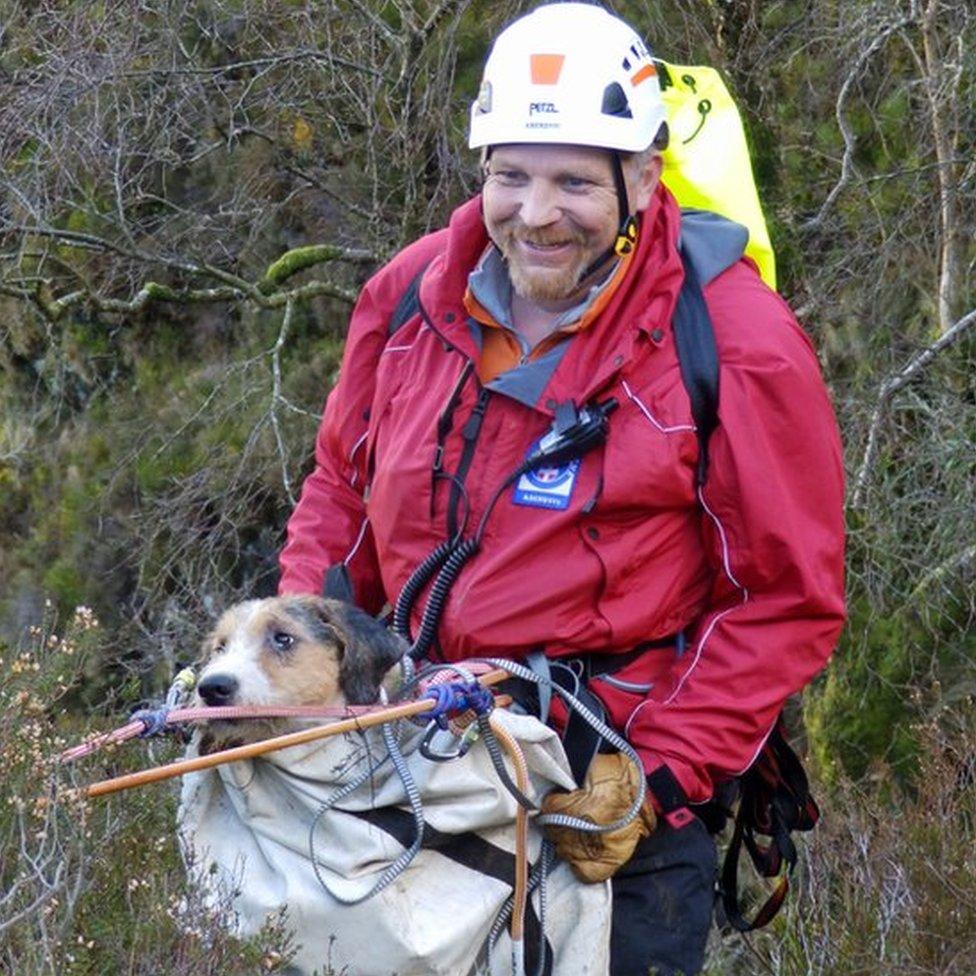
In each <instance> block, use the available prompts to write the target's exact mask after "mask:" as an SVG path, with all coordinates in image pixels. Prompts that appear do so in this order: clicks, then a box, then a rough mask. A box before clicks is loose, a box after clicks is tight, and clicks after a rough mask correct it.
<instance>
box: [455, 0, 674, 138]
mask: <svg viewBox="0 0 976 976" xmlns="http://www.w3.org/2000/svg"><path fill="white" fill-rule="evenodd" d="M664 118H665V110H664V104H663V102H662V101H661V89H660V85H659V84H658V79H657V70H656V69H655V67H654V62H653V61H652V60H651V54H650V51H648V49H647V47H646V45H645V44H644V42H643V41H642V40H641V38H640V35H639V34H637V32H636V31H635V30H634V29H633V28H632V27H629V26H628V25H627V24H625V23H624V22H623V21H622V20H619V19H618V18H617V17H614V16H613V15H612V14H611V13H609V12H607V11H606V10H604V9H603V8H602V7H597V6H593V5H591V4H587V3H551V4H547V5H545V6H542V7H538V8H537V9H536V10H534V11H532V13H530V14H527V15H526V16H524V17H521V18H520V19H519V20H516V21H515V23H513V24H511V25H509V26H508V27H506V28H505V30H504V31H502V33H501V34H499V36H498V38H497V40H496V41H495V44H494V46H493V47H492V49H491V53H490V54H489V56H488V61H487V63H486V64H485V71H484V75H483V76H482V81H481V89H480V91H479V92H478V97H477V98H476V99H475V102H474V104H473V105H472V106H471V129H470V133H469V137H468V145H469V146H470V147H471V148H472V149H478V148H480V147H482V146H496V145H500V144H502V143H564V144H568V145H578V146H597V147H600V148H605V149H616V150H619V151H621V152H640V151H641V150H642V149H646V148H647V147H648V146H649V145H650V144H651V142H652V141H653V140H654V137H655V136H656V135H657V131H658V129H659V128H660V125H661V123H662V122H663V121H664Z"/></svg>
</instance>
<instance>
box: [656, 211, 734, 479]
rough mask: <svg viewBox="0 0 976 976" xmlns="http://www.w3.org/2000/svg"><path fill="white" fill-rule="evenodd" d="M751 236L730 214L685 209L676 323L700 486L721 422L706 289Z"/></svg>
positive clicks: (675, 331) (705, 473)
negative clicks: (695, 435) (711, 441)
mask: <svg viewBox="0 0 976 976" xmlns="http://www.w3.org/2000/svg"><path fill="white" fill-rule="evenodd" d="M748 240H749V232H748V230H746V228H745V227H743V226H742V225H741V224H737V223H735V222H734V221H731V220H727V219H726V218H725V217H721V216H719V215H718V214H715V213H710V212H709V211H707V210H692V209H685V210H682V211H681V237H680V240H679V243H678V250H679V253H680V254H681V261H682V264H683V265H684V271H685V280H684V284H683V285H682V288H681V292H680V294H679V295H678V303H677V305H676V306H675V312H674V320H673V323H672V328H673V330H674V343H675V350H676V352H677V354H678V365H679V367H680V368H681V380H682V382H683V383H684V385H685V389H686V390H687V391H688V399H689V400H690V401H691V416H692V419H693V420H694V421H695V428H696V429H697V431H698V473H697V475H696V479H695V483H696V485H697V486H698V487H699V488H700V487H701V486H702V485H704V484H705V479H706V478H707V477H708V441H709V438H710V437H711V436H712V431H714V430H715V428H716V427H717V426H718V423H719V358H718V347H717V346H716V344H715V331H714V329H713V328H712V317H711V315H709V312H708V306H707V305H706V304H705V297H704V295H703V294H702V288H703V287H704V286H705V285H707V284H708V282H709V281H711V280H712V279H713V278H715V277H717V276H718V275H720V274H721V273H722V272H723V271H725V270H726V269H727V268H730V267H731V266H732V265H733V264H735V262H736V261H738V260H739V258H740V257H742V255H743V254H744V253H745V247H746V244H747V243H748Z"/></svg>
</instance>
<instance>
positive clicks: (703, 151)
mask: <svg viewBox="0 0 976 976" xmlns="http://www.w3.org/2000/svg"><path fill="white" fill-rule="evenodd" d="M656 63H657V68H658V79H659V81H660V83H661V98H662V100H663V101H664V105H665V107H666V109H667V112H668V127H669V128H670V130H671V142H670V144H669V145H668V148H667V150H666V151H665V152H664V153H663V154H662V155H663V158H664V172H663V174H662V176H661V179H662V180H663V181H664V184H665V186H667V188H668V189H669V190H670V191H671V192H672V193H673V194H674V195H675V198H676V199H677V201H678V203H679V204H680V205H681V206H682V207H696V208H698V209H700V210H711V211H713V212H714V213H717V214H721V215H722V216H723V217H727V218H728V219H729V220H734V221H736V222H737V223H739V224H742V225H743V226H744V227H746V228H748V230H749V244H748V246H747V247H746V254H747V255H748V256H749V257H750V258H752V260H753V261H755V262H756V264H757V265H758V266H759V273H760V274H761V275H762V278H763V281H765V282H766V284H767V285H769V287H770V288H775V287H776V258H775V255H774V254H773V247H772V244H771V243H770V241H769V232H768V231H767V230H766V220H765V218H764V217H763V212H762V206H761V205H760V203H759V194H758V193H757V192H756V182H755V180H754V178H753V175H752V163H751V161H750V159H749V148H748V146H747V145H746V136H745V132H744V131H743V128H742V119H741V118H740V117H739V110H738V108H736V105H735V102H734V101H732V96H731V95H730V94H729V90H728V89H727V88H726V87H725V82H724V81H722V78H721V76H720V75H719V73H718V72H717V71H716V70H715V69H714V68H706V67H701V66H697V65H696V66H690V65H683V64H669V63H668V62H666V61H657V62H656Z"/></svg>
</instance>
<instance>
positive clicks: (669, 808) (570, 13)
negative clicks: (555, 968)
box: [281, 3, 843, 976]
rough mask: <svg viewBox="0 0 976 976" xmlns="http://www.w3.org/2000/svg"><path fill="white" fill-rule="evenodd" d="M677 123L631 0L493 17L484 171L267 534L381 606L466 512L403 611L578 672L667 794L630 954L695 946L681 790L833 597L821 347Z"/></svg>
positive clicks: (628, 917) (753, 721) (632, 921)
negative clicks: (680, 341) (590, 423)
mask: <svg viewBox="0 0 976 976" xmlns="http://www.w3.org/2000/svg"><path fill="white" fill-rule="evenodd" d="M665 141H666V125H665V124H664V109H663V106H662V103H661V99H660V91H659V87H658V82H657V78H656V75H655V70H654V65H653V62H652V61H651V58H650V55H649V53H648V51H647V49H646V47H645V46H644V44H643V42H642V41H641V39H640V37H639V36H638V35H637V34H636V33H635V32H634V31H633V30H632V29H631V28H630V27H628V26H627V25H626V24H624V23H623V22H622V21H620V20H618V19H617V18H615V17H613V16H611V15H610V14H609V13H607V12H606V11H604V10H602V9H601V8H598V7H595V6H590V5H585V4H576V3H565V4H551V5H549V6H544V7H541V8H539V9H537V10H536V11H534V12H533V13H531V14H529V15H528V16H526V17H523V18H521V19H520V20H518V21H516V22H515V23H514V24H513V25H511V26H510V27H509V28H507V29H506V30H505V31H504V32H503V33H502V34H501V35H500V36H499V38H498V40H497V41H496V43H495V46H494V48H493V50H492V53H491V55H490V57H489V59H488V62H487V64H486V68H485V74H484V81H483V83H482V86H481V90H480V92H479V95H478V99H477V101H476V103H475V105H474V106H473V107H472V113H471V129H470V145H471V147H472V148H475V149H480V150H481V151H482V154H483V163H484V174H485V182H484V189H483V192H482V194H481V196H480V197H479V198H478V199H475V200H472V201H469V202H468V203H466V204H464V205H462V206H461V207H460V208H459V209H458V210H457V211H455V213H454V215H453V216H452V218H451V221H450V225H449V226H448V227H447V228H446V229H444V230H441V231H438V232H436V233H434V234H431V235H429V236H427V237H424V238H423V239H421V240H419V241H417V242H416V243H414V244H412V245H411V246H409V247H408V248H406V249H405V250H404V251H402V252H401V253H400V254H399V255H397V256H396V257H395V258H394V259H393V260H392V261H391V262H390V263H389V264H388V265H387V266H386V267H385V268H383V269H382V270H381V271H380V272H379V273H378V274H377V275H376V276H375V277H374V278H373V279H372V280H371V281H370V282H369V283H368V284H367V285H366V287H365V288H364V290H363V293H362V295H361V297H360V300H359V302H358V304H357V307H356V310H355V312H354V313H353V317H352V322H351V325H350V331H349V339H348V342H347V346H346V351H345V358H344V361H343V366H342V371H341V375H340V379H339V382H338V384H337V386H336V388H335V389H334V390H333V392H332V394H331V395H330V397H329V401H328V404H327V406H326V409H325V415H324V417H323V421H322V426H321V429H320V432H319V436H318V440H317V445H316V467H315V470H314V471H313V472H312V474H311V475H310V476H309V478H308V479H307V481H306V483H305V486H304V489H303V492H302V497H301V500H300V502H299V504H298V506H297V508H296V510H295V512H294V514H293V516H292V518H291V520H290V522H289V527H288V530H289V531H288V534H289V538H288V544H287V546H286V547H285V549H284V551H283V553H282V556H281V566H282V580H281V589H282V591H283V592H293V591H298V592H300V591H305V592H320V591H321V590H322V588H323V585H324V584H325V581H326V578H328V579H329V580H331V581H333V582H334V581H335V580H336V579H344V580H346V581H347V582H348V584H349V586H350V587H351V590H352V591H353V592H354V594H355V598H356V600H357V602H358V603H359V604H360V605H362V606H363V607H365V608H367V609H369V610H371V611H374V612H378V611H379V610H380V609H381V608H382V606H383V605H384V604H385V603H391V604H392V603H395V602H396V601H397V599H398V597H399V596H401V593H402V591H403V589H404V585H405V583H406V582H407V581H408V580H409V579H410V577H411V575H412V574H414V573H415V571H416V570H417V568H418V566H419V565H420V564H421V563H422V562H423V561H424V559H425V557H427V556H428V554H430V553H431V552H432V551H434V550H437V547H439V546H440V547H441V548H440V550H438V553H439V556H440V557H441V558H440V561H439V562H438V560H437V559H434V561H433V563H432V565H434V564H436V565H435V569H436V566H439V565H443V561H444V560H443V557H444V554H445V553H446V552H449V551H452V550H453V551H455V552H458V551H459V546H460V545H461V544H462V543H465V544H467V543H466V540H467V542H470V541H471V540H475V541H474V542H471V544H470V547H469V549H470V551H467V550H466V551H465V554H464V558H465V559H466V560H467V561H466V562H464V561H463V560H461V563H463V565H461V564H460V563H459V565H460V568H459V569H458V567H455V570H457V573H456V579H455V580H454V582H453V585H452V586H450V587H449V589H448V591H447V596H446V600H445V602H444V605H443V608H442V609H441V610H440V612H438V608H437V607H436V606H434V607H433V609H431V605H430V601H429V599H428V598H429V590H426V591H425V590H424V583H425V581H426V580H429V579H430V576H431V575H432V574H427V575H426V576H424V577H423V578H420V580H419V583H418V585H417V586H416V587H414V586H413V584H412V585H411V587H409V588H408V591H409V592H410V593H411V600H412V598H413V596H416V595H417V594H418V593H420V594H423V595H421V596H420V597H419V598H418V599H416V600H415V601H414V602H413V606H412V613H411V614H410V616H409V620H410V628H411V632H412V633H416V632H417V629H418V627H419V625H420V622H421V619H422V618H423V616H424V610H425V608H426V610H427V613H426V616H427V619H428V624H429V627H428V636H429V637H431V638H432V640H431V644H432V646H431V649H430V654H431V656H433V657H442V658H444V659H447V660H460V659H464V658H467V657H472V656H486V655H490V656H499V657H510V658H513V659H516V660H519V659H524V658H525V657H526V656H527V655H528V654H529V653H530V652H538V651H542V652H543V654H544V655H545V657H546V658H548V659H549V660H550V661H557V660H560V659H566V658H570V659H573V661H574V662H575V663H574V667H575V668H576V669H577V670H578V671H579V670H582V671H583V673H584V676H585V677H586V678H588V686H589V690H590V691H591V692H592V694H594V695H595V696H596V697H597V698H598V699H599V700H600V702H601V703H602V705H603V708H604V710H605V713H606V716H607V718H608V720H609V721H610V722H611V723H612V724H613V725H614V726H615V727H616V728H617V729H618V730H620V731H621V732H623V733H624V734H625V735H626V737H627V739H628V740H629V741H630V743H631V744H632V745H633V746H634V747H635V749H636V750H637V752H638V754H639V755H640V757H641V759H642V761H643V763H644V767H645V772H646V773H647V777H648V785H649V790H650V801H651V802H650V805H649V807H648V810H647V811H645V816H644V817H643V823H644V825H645V827H644V829H642V830H640V831H639V832H638V833H637V834H635V835H633V836H632V837H631V838H630V840H629V841H628V843H627V844H625V845H623V847H622V848H617V847H613V846H612V845H611V846H610V847H607V848H606V849H604V850H602V851H600V852H598V856H597V860H600V859H601V858H602V859H603V860H604V861H605V862H606V863H607V864H609V867H608V868H607V871H606V872H605V873H609V872H611V871H613V872H614V873H613V890H614V921H613V936H612V946H611V959H612V962H611V971H612V973H613V974H614V976H638V974H639V976H645V974H646V973H647V971H648V968H649V967H652V966H653V967H656V970H657V971H658V972H659V973H661V974H673V973H683V974H685V976H688V974H691V973H694V972H698V971H699V969H700V967H701V964H702V959H703V953H704V944H705V939H706V935H707V932H708V928H709V922H710V917H711V907H712V897H713V886H714V876H715V849H714V844H713V843H712V841H711V839H710V838H709V837H708V836H707V833H706V831H705V829H704V827H703V825H702V823H701V822H700V821H699V820H698V818H697V817H693V816H687V817H684V818H682V816H681V815H680V814H681V813H682V812H685V813H686V812H687V811H686V804H688V805H690V809H691V810H694V809H695V804H700V803H703V802H705V801H707V800H709V799H710V798H711V797H712V795H713V792H714V790H715V788H716V786H717V785H718V784H721V783H723V782H725V781H728V780H729V779H731V778H733V777H735V776H736V775H738V774H739V773H741V772H742V771H743V770H745V769H746V768H747V767H748V766H749V765H750V764H751V762H752V761H753V759H754V758H755V756H756V754H757V752H758V751H759V750H760V748H761V747H762V744H763V742H764V741H765V739H766V737H767V736H768V735H769V733H770V731H771V729H772V727H773V725H774V723H775V721H776V718H777V715H778V714H779V711H780V709H781V707H782V704H783V702H784V700H785V699H786V698H787V697H788V696H789V695H790V694H792V693H793V692H795V691H796V690H798V689H799V688H801V687H802V686H803V685H805V684H806V683H807V682H808V681H809V680H810V679H811V677H812V676H813V675H814V674H816V672H817V671H819V670H820V669H821V668H822V667H823V665H824V663H825V661H826V660H827V658H828V657H829V655H830V652H831V650H832V648H833V645H834V643H835V641H836V638H837V635H838V632H839V630H840V627H841V623H842V619H843V581H842V562H843V528H842V466H841V457H840V449H839V443H838V436H837V430H836V424H835V421H834V418H833V414H832V411H831V407H830V404H829V400H828V397H827V394H826V391H825V389H824V385H823V382H822V380H821V377H820V373H819V369H818V365H817V361H816V358H815V356H814V354H813V351H812V349H811V347H810V344H809V342H808V341H807V339H806V338H805V336H804V335H803V333H802V331H801V329H800V328H799V326H798V325H797V324H796V322H795V320H794V318H793V316H792V314H791V313H790V311H789V309H788V308H787V307H786V305H785V303H784V302H783V301H782V300H781V299H780V298H779V297H778V296H777V295H775V294H774V293H773V292H771V291H770V290H769V289H768V288H766V287H765V285H764V284H763V283H762V282H761V280H760V278H759V276H758V275H757V273H756V270H755V268H754V266H753V265H752V264H751V263H750V262H749V261H747V260H745V259H743V258H742V256H741V255H742V249H743V246H744V242H745V233H744V231H743V229H742V228H738V227H737V225H732V224H729V223H728V222H724V221H721V220H719V219H712V217H711V216H710V215H706V216H704V217H703V216H702V215H698V216H694V215H686V216H684V217H683V216H682V214H681V212H680V211H679V209H678V207H677V205H676V203H675V201H674V199H673V197H672V196H671V195H670V193H669V192H668V191H667V190H666V189H665V188H664V187H663V185H662V184H661V183H660V175H661V160H660V156H659V155H658V152H657V150H658V149H659V148H660V146H661V145H662V144H663V143H664V142H665ZM679 242H680V245H681V250H680V251H679ZM682 254H683V255H684V257H682ZM689 269H694V272H695V273H696V274H697V277H698V279H700V281H701V283H702V288H703V294H704V298H705V302H706V304H707V308H708V312H709V314H710V317H711V320H712V325H713V329H714V333H715V337H716V343H717V346H718V353H719V359H720V363H721V375H720V391H721V392H720V407H719V424H718V427H717V428H716V429H715V431H714V433H713V434H712V435H711V438H710V440H709V443H708V455H709V464H708V467H707V471H706V470H705V467H704V465H703V464H700V463H699V460H700V457H699V456H700V450H701V447H702V445H701V442H700V441H699V439H698V438H697V437H696V432H695V427H694V423H693V419H692V412H691V408H690V403H689V396H688V393H687V391H686V388H685V385H684V383H683V381H682V377H681V372H680V366H679V362H678V357H677V353H676V349H675V342H674V334H673V331H672V320H673V316H674V312H675V306H676V303H677V300H678V296H679V293H681V290H682V285H683V282H684V280H685V278H686V275H688V274H690V273H691V271H690V270H689ZM418 276H419V278H418ZM418 282H419V283H418ZM411 300H412V301H411ZM398 308H399V310H398ZM404 309H408V311H407V312H406V315H405V318H406V320H405V321H402V322H400V321H398V319H401V318H403V317H404ZM391 322H392V323H395V324H396V325H397V326H398V327H397V328H396V329H395V331H394V332H393V333H392V334H391V332H390V329H391ZM584 411H589V412H588V413H587V414H585V415H584ZM603 415H605V417H606V425H607V426H606V430H607V433H606V437H605V439H602V440H601V439H600V438H599V437H597V438H596V439H595V440H593V441H590V442H588V443H587V444H586V445H582V444H581V445H580V449H579V451H578V452H577V453H576V454H574V453H573V452H572V451H569V452H568V453H564V454H562V455H559V456H557V457H555V459H554V460H553V462H552V463H550V464H548V465H546V464H542V465H541V466H537V467H536V468H535V469H534V470H532V471H525V470H524V469H525V461H526V458H527V457H528V456H529V455H530V454H531V453H532V452H538V451H539V450H540V442H541V441H542V440H543V438H544V437H545V436H546V435H547V433H552V434H553V435H554V436H556V435H558V434H559V432H560V431H562V432H563V433H565V432H566V430H567V428H572V425H573V423H574V422H577V423H582V421H583V420H585V419H586V416H588V417H589V418H590V419H591V420H592V419H593V418H594V417H598V416H603ZM584 426H585V424H584ZM597 426H599V425H597ZM414 582H415V583H416V582H417V579H416V578H415V581H414ZM414 591H416V592H414ZM425 600H427V602H425ZM402 602H403V601H402V600H401V603H402ZM407 602H408V603H409V602H410V601H407ZM434 602H435V603H436V601H434ZM600 758H601V759H602V758H605V757H600ZM594 785H595V784H594V782H593V781H592V777H591V780H588V781H587V783H586V788H585V789H584V790H583V791H581V792H580V796H581V797H582V798H583V799H584V800H585V799H586V797H587V796H588V795H589V793H590V792H591V791H592V789H593V788H594ZM576 799H577V797H576V796H574V795H573V794H570V796H569V798H568V799H567V804H568V806H567V807H566V808H567V809H578V808H577V807H574V806H573V804H574V803H575V802H576ZM655 820H656V824H655ZM651 827H653V829H650V833H649V835H648V836H646V837H643V838H642V839H640V841H639V843H638V842H637V841H638V837H639V835H640V834H642V833H646V832H647V830H648V829H649V828H651ZM635 844H636V849H635V848H634V845H635ZM611 848H612V849H611ZM608 851H609V853H608Z"/></svg>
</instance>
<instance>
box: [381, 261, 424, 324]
mask: <svg viewBox="0 0 976 976" xmlns="http://www.w3.org/2000/svg"><path fill="white" fill-rule="evenodd" d="M427 267H428V266H427V265H426V264H425V265H424V266H423V267H422V268H421V269H420V270H419V271H418V272H417V273H416V274H415V275H414V276H413V278H412V279H411V280H410V284H409V285H407V287H406V289H405V290H404V292H403V294H402V295H401V296H400V300H399V301H398V302H397V303H396V307H395V308H394V309H393V314H392V315H391V316H390V324H389V326H388V328H387V332H386V334H387V336H392V335H393V334H394V333H395V332H397V331H398V330H399V329H401V328H402V327H403V326H404V325H406V324H407V322H409V321H410V319H412V318H413V317H414V316H415V315H416V314H417V312H419V311H420V279H421V278H423V276H424V272H425V271H426V270H427Z"/></svg>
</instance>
